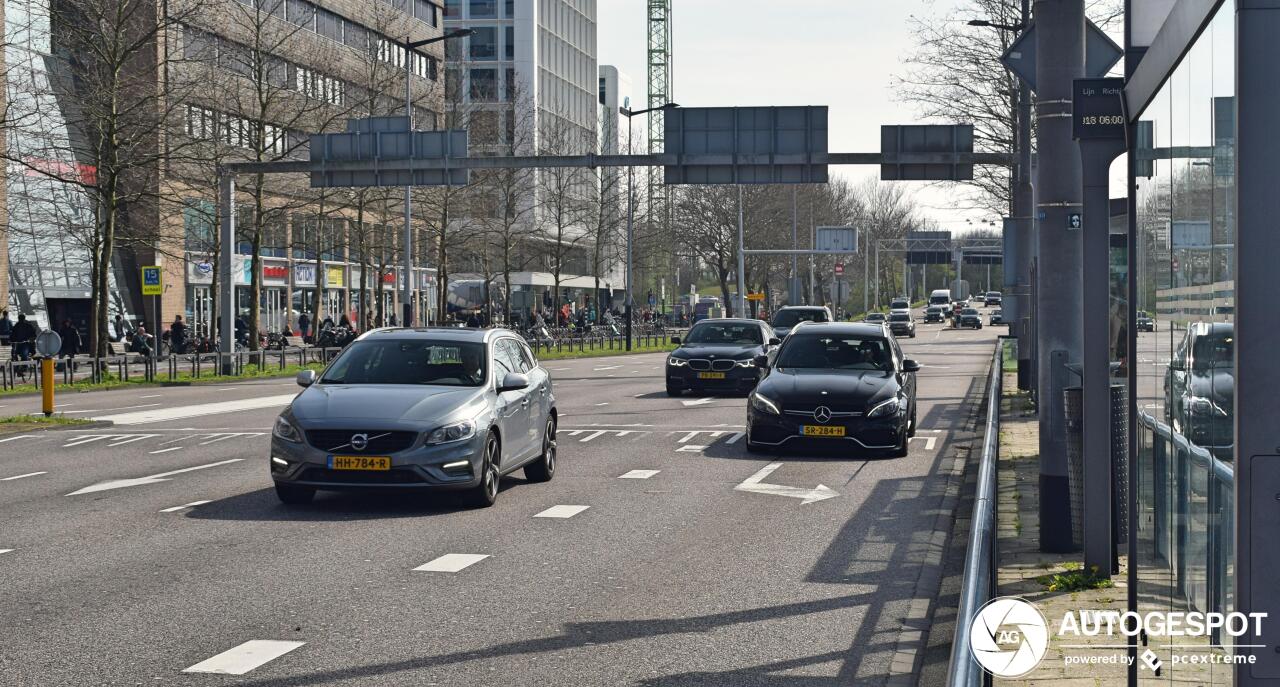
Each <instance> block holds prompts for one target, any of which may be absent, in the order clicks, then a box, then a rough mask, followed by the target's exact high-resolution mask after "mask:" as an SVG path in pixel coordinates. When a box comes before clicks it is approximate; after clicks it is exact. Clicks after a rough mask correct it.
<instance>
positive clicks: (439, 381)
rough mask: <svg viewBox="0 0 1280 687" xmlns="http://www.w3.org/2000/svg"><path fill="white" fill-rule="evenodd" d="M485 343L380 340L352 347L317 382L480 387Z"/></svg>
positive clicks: (484, 365)
mask: <svg viewBox="0 0 1280 687" xmlns="http://www.w3.org/2000/svg"><path fill="white" fill-rule="evenodd" d="M486 357H487V356H485V350H484V344H482V343H471V342H462V341H427V340H406V339H382V340H378V341H357V342H355V343H353V344H351V346H350V347H348V348H347V350H345V351H343V352H342V355H341V356H339V357H338V359H337V360H336V361H334V363H333V365H332V366H331V367H330V368H329V370H328V371H327V372H325V374H324V377H322V378H321V379H320V382H321V383H322V384H434V385H440V386H480V385H481V384H483V383H484V380H485V369H486Z"/></svg>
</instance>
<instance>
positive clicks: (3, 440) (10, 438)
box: [0, 434, 34, 444]
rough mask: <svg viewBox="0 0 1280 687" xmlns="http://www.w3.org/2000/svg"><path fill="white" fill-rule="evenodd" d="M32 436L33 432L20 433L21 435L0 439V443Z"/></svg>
mask: <svg viewBox="0 0 1280 687" xmlns="http://www.w3.org/2000/svg"><path fill="white" fill-rule="evenodd" d="M32 436H34V435H32V434H19V435H18V436H16V437H5V438H4V439H0V444H3V443H4V442H6V441H17V440H18V439H30V438H31V437H32Z"/></svg>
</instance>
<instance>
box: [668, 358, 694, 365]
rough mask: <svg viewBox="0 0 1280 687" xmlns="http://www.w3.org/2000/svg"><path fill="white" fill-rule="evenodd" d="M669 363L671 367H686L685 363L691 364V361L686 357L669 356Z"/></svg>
mask: <svg viewBox="0 0 1280 687" xmlns="http://www.w3.org/2000/svg"><path fill="white" fill-rule="evenodd" d="M667 364H668V365H670V366H671V367H684V366H685V365H688V364H689V361H688V360H685V359H684V358H677V357H675V356H669V357H668V358H667Z"/></svg>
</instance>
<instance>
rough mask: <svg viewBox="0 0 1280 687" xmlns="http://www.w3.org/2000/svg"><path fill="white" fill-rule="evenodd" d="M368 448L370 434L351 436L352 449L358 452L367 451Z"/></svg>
mask: <svg viewBox="0 0 1280 687" xmlns="http://www.w3.org/2000/svg"><path fill="white" fill-rule="evenodd" d="M368 446H369V435H368V434H353V435H351V448H353V449H355V450H357V451H363V450H365V449H366V448H368Z"/></svg>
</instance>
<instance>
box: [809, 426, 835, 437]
mask: <svg viewBox="0 0 1280 687" xmlns="http://www.w3.org/2000/svg"><path fill="white" fill-rule="evenodd" d="M800 433H801V434H804V435H805V436H807V437H842V436H844V427H840V426H834V427H833V426H828V425H804V426H803V427H801V428H800Z"/></svg>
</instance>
